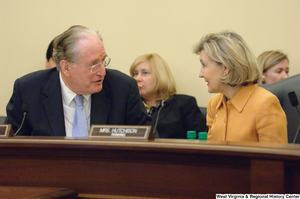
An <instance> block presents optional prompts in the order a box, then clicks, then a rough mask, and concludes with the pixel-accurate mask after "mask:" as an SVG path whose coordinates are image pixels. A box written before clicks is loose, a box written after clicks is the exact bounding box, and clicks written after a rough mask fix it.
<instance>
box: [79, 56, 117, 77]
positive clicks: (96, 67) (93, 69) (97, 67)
mask: <svg viewBox="0 0 300 199" xmlns="http://www.w3.org/2000/svg"><path fill="white" fill-rule="evenodd" d="M110 61H111V58H110V57H109V56H107V55H106V56H105V58H104V60H103V61H102V62H101V63H99V64H95V65H93V66H83V65H81V64H78V65H80V66H83V67H85V68H88V69H90V70H91V72H92V73H96V72H98V71H99V70H100V67H101V65H102V64H103V66H104V67H106V66H108V64H109V63H110ZM73 63H75V64H77V63H76V62H73Z"/></svg>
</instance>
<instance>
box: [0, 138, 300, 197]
mask: <svg viewBox="0 0 300 199" xmlns="http://www.w3.org/2000/svg"><path fill="white" fill-rule="evenodd" d="M0 171H1V172H0V185H1V186H31V187H68V188H70V189H73V190H75V191H77V192H78V193H80V194H83V195H84V194H102V195H120V196H139V197H156V198H197V199H199V198H204V199H205V198H207V199H211V198H215V194H216V193H261V194H262V193H300V145H292V144H261V143H239V144H238V143H229V142H207V141H198V140H192V141H190V140H175V139H156V140H154V141H145V142H143V141H136V142H130V141H123V142H121V141H99V140H89V139H63V138H46V139H45V138H33V137H30V138H21V137H16V138H8V139H1V140H0Z"/></svg>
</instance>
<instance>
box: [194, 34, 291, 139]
mask: <svg viewBox="0 0 300 199" xmlns="http://www.w3.org/2000/svg"><path fill="white" fill-rule="evenodd" d="M194 52H195V53H196V54H199V55H200V62H201V64H202V67H201V71H200V74H199V77H200V78H204V80H205V81H206V82H207V86H208V92H209V93H219V94H218V95H216V96H214V97H212V98H211V99H210V101H209V103H208V107H207V126H208V127H209V132H208V135H207V139H208V140H222V141H253V142H280V143H287V120H286V116H285V113H284V111H283V109H282V108H281V106H280V103H279V100H278V99H277V97H276V96H275V95H273V94H272V93H270V92H269V91H267V90H265V89H264V88H261V87H258V86H257V83H258V82H259V81H260V80H261V73H260V68H259V66H258V65H257V62H256V58H255V56H254V54H253V53H252V52H251V50H250V49H249V47H248V46H247V44H246V43H245V41H244V40H243V39H242V37H241V36H239V35H238V34H236V33H234V32H228V31H224V32H220V33H211V34H208V35H206V36H204V37H202V38H201V40H200V42H199V43H198V44H197V45H196V46H195V47H194Z"/></svg>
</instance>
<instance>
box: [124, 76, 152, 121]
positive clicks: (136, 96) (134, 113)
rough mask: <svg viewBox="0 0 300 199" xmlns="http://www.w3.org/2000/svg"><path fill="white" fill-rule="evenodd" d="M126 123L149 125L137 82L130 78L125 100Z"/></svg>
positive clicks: (148, 118) (149, 119)
mask: <svg viewBox="0 0 300 199" xmlns="http://www.w3.org/2000/svg"><path fill="white" fill-rule="evenodd" d="M126 111H127V114H126V124H127V125H151V118H150V117H149V116H148V114H147V111H146V108H145V107H144V105H143V102H142V98H141V97H140V93H139V89H138V86H137V83H136V81H135V80H134V79H132V81H131V83H130V89H129V94H128V100H127V110H126Z"/></svg>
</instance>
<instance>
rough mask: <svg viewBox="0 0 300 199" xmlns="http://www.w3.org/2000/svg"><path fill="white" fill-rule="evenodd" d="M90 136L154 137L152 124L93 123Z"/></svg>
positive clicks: (110, 137) (144, 138) (109, 137)
mask: <svg viewBox="0 0 300 199" xmlns="http://www.w3.org/2000/svg"><path fill="white" fill-rule="evenodd" d="M89 137H90V138H103V139H134V140H136V139H140V140H148V139H154V135H153V136H152V132H151V126H127V125H125V126H121V125H92V126H91V129H90V133H89Z"/></svg>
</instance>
